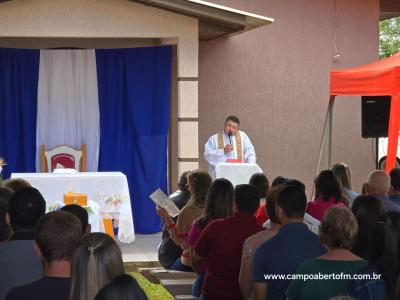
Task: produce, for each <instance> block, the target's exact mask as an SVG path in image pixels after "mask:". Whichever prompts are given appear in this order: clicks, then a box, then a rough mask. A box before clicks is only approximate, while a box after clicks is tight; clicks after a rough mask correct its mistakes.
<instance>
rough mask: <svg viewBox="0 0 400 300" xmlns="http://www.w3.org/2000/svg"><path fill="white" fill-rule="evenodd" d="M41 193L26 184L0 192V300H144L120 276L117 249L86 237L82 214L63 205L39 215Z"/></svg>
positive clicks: (10, 183) (7, 185)
mask: <svg viewBox="0 0 400 300" xmlns="http://www.w3.org/2000/svg"><path fill="white" fill-rule="evenodd" d="M45 211H46V203H45V200H44V199H43V197H42V195H41V193H40V192H39V191H38V190H37V189H35V188H33V187H31V186H30V184H29V183H28V182H26V181H23V180H20V179H10V180H6V181H5V182H3V184H2V187H0V270H1V272H0V273H1V275H0V299H1V300H3V299H6V300H22V299H24V300H25V299H33V300H39V299H40V300H46V299H49V300H50V299H52V300H53V299H60V300H62V299H65V300H68V299H74V300H75V299H76V300H79V299H82V300H94V299H101V300H110V299H124V300H146V299H147V296H146V295H145V293H144V292H143V290H142V289H141V288H140V287H139V285H138V284H137V282H136V280H135V279H134V278H132V277H131V276H129V275H127V274H125V271H124V266H123V262H122V254H121V250H120V249H119V246H118V244H117V243H116V242H115V241H114V239H112V238H111V237H110V236H108V235H107V234H104V233H99V232H97V233H90V224H88V213H87V211H86V210H85V209H84V208H83V207H81V206H79V205H75V204H72V205H66V206H64V207H63V208H62V209H61V210H59V211H54V212H49V213H47V214H46V213H45Z"/></svg>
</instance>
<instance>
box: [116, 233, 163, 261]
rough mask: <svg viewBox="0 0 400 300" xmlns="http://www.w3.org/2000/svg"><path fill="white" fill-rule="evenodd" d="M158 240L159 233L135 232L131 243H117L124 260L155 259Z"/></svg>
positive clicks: (159, 238)
mask: <svg viewBox="0 0 400 300" xmlns="http://www.w3.org/2000/svg"><path fill="white" fill-rule="evenodd" d="M160 241H161V233H156V234H136V235H135V241H134V242H133V243H130V244H123V243H119V246H120V247H121V250H122V258H123V260H124V262H144V261H157V260H158V258H157V247H158V244H159V243H160Z"/></svg>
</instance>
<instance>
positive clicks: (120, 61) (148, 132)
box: [96, 46, 172, 233]
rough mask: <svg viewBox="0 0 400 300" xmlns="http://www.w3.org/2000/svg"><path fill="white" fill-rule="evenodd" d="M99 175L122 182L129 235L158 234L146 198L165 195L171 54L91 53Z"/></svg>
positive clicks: (157, 50) (166, 50)
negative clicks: (117, 174) (111, 174)
mask: <svg viewBox="0 0 400 300" xmlns="http://www.w3.org/2000/svg"><path fill="white" fill-rule="evenodd" d="M96 61H97V78H98V86H99V106H100V155H99V171H121V172H123V173H124V174H125V175H127V177H128V183H129V189H130V194H131V201H132V210H133V218H134V225H135V232H138V233H154V232H158V231H160V227H161V224H160V219H159V218H158V217H157V216H156V214H155V206H154V204H153V202H152V201H151V200H150V199H149V195H150V194H151V193H152V192H153V191H154V190H156V189H157V188H161V189H163V190H164V191H166V190H167V147H168V138H167V136H168V127H169V107H170V94H171V91H170V89H171V64H172V48H171V47H170V46H163V47H145V48H136V49H115V50H96Z"/></svg>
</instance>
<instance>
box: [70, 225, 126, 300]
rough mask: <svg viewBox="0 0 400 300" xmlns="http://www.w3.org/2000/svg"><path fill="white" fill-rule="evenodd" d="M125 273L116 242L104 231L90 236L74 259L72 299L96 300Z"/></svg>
mask: <svg viewBox="0 0 400 300" xmlns="http://www.w3.org/2000/svg"><path fill="white" fill-rule="evenodd" d="M124 273H125V271H124V265H123V262H122V255H121V250H120V249H119V246H118V244H117V243H116V242H115V241H114V239H112V238H111V237H110V236H108V235H107V234H105V233H101V232H95V233H90V234H86V235H84V236H83V237H82V238H81V240H80V241H79V244H78V247H77V248H76V250H75V252H74V255H73V258H72V269H71V291H70V300H93V299H94V298H95V296H96V294H97V293H98V292H99V290H100V289H102V288H103V287H104V286H105V285H106V284H108V283H110V282H111V281H112V280H113V279H114V278H115V277H117V276H119V275H121V274H124Z"/></svg>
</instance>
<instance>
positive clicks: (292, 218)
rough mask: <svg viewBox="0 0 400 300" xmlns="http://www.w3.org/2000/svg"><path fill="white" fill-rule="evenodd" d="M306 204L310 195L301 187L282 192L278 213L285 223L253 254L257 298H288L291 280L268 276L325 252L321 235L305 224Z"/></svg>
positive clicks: (289, 271) (292, 269) (285, 271)
mask: <svg viewBox="0 0 400 300" xmlns="http://www.w3.org/2000/svg"><path fill="white" fill-rule="evenodd" d="M306 206H307V197H306V195H305V193H304V191H302V190H301V189H300V188H299V187H296V186H287V187H285V188H283V190H282V191H281V192H280V193H279V195H278V199H277V216H278V219H279V221H280V223H281V224H282V227H281V228H280V229H279V231H278V233H277V234H276V235H275V236H274V237H272V238H271V239H270V240H268V241H266V242H264V243H263V244H261V245H260V247H259V248H258V249H257V251H256V254H255V256H254V261H253V276H252V277H253V281H254V285H253V286H254V299H256V300H265V299H274V300H275V299H282V300H285V299H286V295H285V290H286V288H287V287H288V285H289V283H290V280H288V279H274V278H268V277H269V276H274V275H284V276H286V275H288V274H295V273H296V269H297V267H298V266H299V265H300V264H301V263H302V262H304V261H306V260H308V259H311V258H314V257H317V256H320V255H322V254H324V253H325V252H326V248H325V247H324V246H323V245H322V244H321V242H320V241H319V238H318V236H317V235H315V234H314V233H312V232H311V231H310V230H309V229H308V227H307V225H305V224H303V218H304V214H305V211H306Z"/></svg>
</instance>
